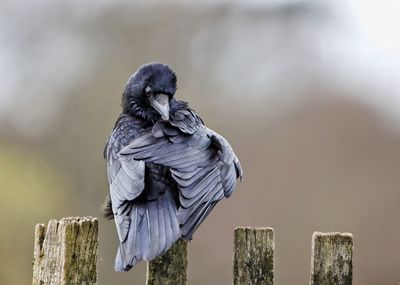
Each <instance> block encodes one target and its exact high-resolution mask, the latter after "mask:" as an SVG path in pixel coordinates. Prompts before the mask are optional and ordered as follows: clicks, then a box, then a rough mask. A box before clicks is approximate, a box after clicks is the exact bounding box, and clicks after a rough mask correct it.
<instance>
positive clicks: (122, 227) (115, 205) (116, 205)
mask: <svg viewBox="0 0 400 285" xmlns="http://www.w3.org/2000/svg"><path fill="white" fill-rule="evenodd" d="M119 148H120V145H119V140H118V137H115V136H111V137H110V138H109V140H108V142H107V145H106V149H105V152H104V155H105V157H106V159H107V174H108V182H109V184H110V198H111V205H112V212H113V214H114V219H115V224H116V226H117V232H118V237H119V240H120V241H121V243H122V242H124V241H125V240H126V238H127V234H128V231H129V228H130V225H131V218H130V215H129V214H130V211H131V206H130V203H129V201H132V200H133V199H135V198H137V197H138V196H139V195H140V194H141V193H142V191H143V189H144V169H145V162H144V161H140V160H135V159H133V158H132V157H128V156H119V155H118V151H119Z"/></svg>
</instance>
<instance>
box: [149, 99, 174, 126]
mask: <svg viewBox="0 0 400 285" xmlns="http://www.w3.org/2000/svg"><path fill="white" fill-rule="evenodd" d="M150 104H151V106H152V107H153V108H154V109H156V111H157V112H158V113H160V115H161V118H162V119H163V120H164V121H168V120H169V97H168V95H165V94H156V95H153V96H151V98H150Z"/></svg>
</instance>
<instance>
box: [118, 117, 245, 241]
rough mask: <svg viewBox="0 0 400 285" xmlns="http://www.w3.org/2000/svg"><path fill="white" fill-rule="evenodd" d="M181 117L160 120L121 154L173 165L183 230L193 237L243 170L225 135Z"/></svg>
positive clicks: (233, 185)
mask: <svg viewBox="0 0 400 285" xmlns="http://www.w3.org/2000/svg"><path fill="white" fill-rule="evenodd" d="M186 115H188V116H190V114H186ZM181 121H182V122H181V123H180V124H175V126H173V125H171V124H170V123H167V122H158V123H156V124H155V125H154V127H153V129H152V132H148V133H146V134H144V135H142V136H141V137H139V138H137V139H135V140H134V141H132V142H131V143H130V144H129V145H128V146H127V147H125V148H124V149H122V150H121V152H120V155H121V156H123V157H127V158H131V159H136V160H143V161H146V162H153V163H156V164H161V165H164V166H168V167H170V171H171V173H172V177H173V178H174V180H175V181H176V182H177V184H178V186H179V189H180V195H179V199H180V208H179V209H178V220H179V222H180V225H181V233H182V236H183V237H184V238H186V239H191V238H192V235H193V233H194V231H195V230H196V229H197V227H198V226H199V225H200V224H201V223H202V221H203V220H204V219H205V218H206V217H207V215H208V214H209V213H210V212H211V210H212V209H213V208H214V206H215V205H216V203H217V202H218V201H220V200H221V199H222V198H223V197H224V196H225V197H229V196H230V195H231V193H232V191H233V190H234V188H235V184H236V178H241V177H242V175H243V172H242V168H241V166H240V163H239V160H238V158H237V157H236V155H235V154H234V152H233V150H232V148H231V146H230V145H229V143H228V142H227V141H226V140H225V139H224V138H223V137H222V136H220V135H218V134H217V133H215V132H214V131H212V130H210V129H208V128H206V127H204V125H203V124H197V125H196V126H194V127H193V125H190V123H188V121H187V120H186V122H185V119H184V118H182V120H181Z"/></svg>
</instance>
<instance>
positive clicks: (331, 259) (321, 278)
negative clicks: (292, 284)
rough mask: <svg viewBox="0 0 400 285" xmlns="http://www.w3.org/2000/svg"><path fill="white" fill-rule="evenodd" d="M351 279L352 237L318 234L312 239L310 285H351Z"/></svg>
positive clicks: (347, 234) (349, 235)
mask: <svg viewBox="0 0 400 285" xmlns="http://www.w3.org/2000/svg"><path fill="white" fill-rule="evenodd" d="M352 279H353V236H352V235H351V234H349V233H320V232H315V233H314V234H313V237H312V256H311V280H310V284H311V285H320V284H324V285H351V284H352Z"/></svg>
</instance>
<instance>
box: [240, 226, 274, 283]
mask: <svg viewBox="0 0 400 285" xmlns="http://www.w3.org/2000/svg"><path fill="white" fill-rule="evenodd" d="M274 251H275V237H274V230H273V229H272V228H242V227H240V228H236V229H235V240H234V257H233V259H234V260H233V284H234V285H251V284H257V285H272V284H273V283H274Z"/></svg>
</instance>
